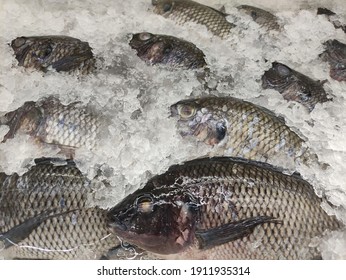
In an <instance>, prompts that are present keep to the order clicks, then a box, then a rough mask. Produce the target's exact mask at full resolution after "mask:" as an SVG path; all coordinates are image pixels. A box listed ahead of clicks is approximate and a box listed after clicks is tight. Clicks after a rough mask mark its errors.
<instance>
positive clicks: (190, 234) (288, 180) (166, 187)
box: [108, 158, 342, 259]
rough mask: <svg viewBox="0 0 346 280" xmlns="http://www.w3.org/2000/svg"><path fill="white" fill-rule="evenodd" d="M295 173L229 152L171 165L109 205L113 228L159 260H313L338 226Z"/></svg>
mask: <svg viewBox="0 0 346 280" xmlns="http://www.w3.org/2000/svg"><path fill="white" fill-rule="evenodd" d="M321 202H322V199H320V198H319V197H318V196H317V195H316V194H315V193H314V189H313V187H312V186H311V185H309V184H308V183H307V182H305V181H304V180H303V179H301V178H300V177H299V176H297V175H291V176H289V175H285V174H283V173H281V172H280V171H278V170H276V169H275V168H274V167H272V166H269V165H267V164H263V163H259V162H249V161H245V160H241V159H236V158H213V159H198V160H194V161H190V162H186V163H185V164H183V165H175V166H172V167H171V168H169V170H168V171H167V172H166V173H164V174H162V175H158V176H155V177H154V178H152V179H151V180H149V181H148V182H147V184H146V185H145V186H144V187H143V188H142V189H139V190H137V191H136V192H134V193H133V194H130V195H129V196H127V197H126V198H125V199H124V200H123V201H122V202H120V203H119V204H118V205H116V206H115V207H114V208H112V209H110V211H109V213H108V219H109V224H110V226H111V228H112V229H113V231H114V233H115V234H117V235H119V236H120V237H121V238H123V239H124V240H127V241H128V242H131V243H133V244H135V245H137V246H139V247H140V248H143V249H145V250H148V251H150V252H152V253H154V254H158V255H159V256H160V257H162V258H179V259H314V258H320V257H321V256H320V254H319V252H318V250H317V248H316V247H312V246H310V243H311V241H312V240H313V239H314V238H316V237H320V236H322V234H323V233H324V232H325V231H326V230H336V229H339V228H341V227H342V224H341V223H339V222H338V220H336V218H335V217H334V216H328V215H327V214H326V213H325V212H324V211H323V209H322V208H321V207H320V204H321Z"/></svg>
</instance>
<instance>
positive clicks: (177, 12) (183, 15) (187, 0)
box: [152, 0, 235, 39]
mask: <svg viewBox="0 0 346 280" xmlns="http://www.w3.org/2000/svg"><path fill="white" fill-rule="evenodd" d="M152 5H153V6H154V13H156V14H159V15H162V16H164V17H165V18H169V19H171V20H173V21H175V22H176V23H177V24H180V25H183V24H184V23H186V22H194V23H197V24H201V25H204V26H205V27H206V28H207V29H208V30H209V31H210V32H211V33H212V34H214V35H215V36H218V37H220V38H222V39H225V38H227V37H228V36H229V35H230V33H231V30H232V28H234V27H235V25H234V24H233V23H231V22H229V21H227V19H226V17H227V14H226V13H224V12H222V11H219V10H216V9H214V8H211V7H208V6H205V5H202V4H200V3H198V2H195V1H191V0H152Z"/></svg>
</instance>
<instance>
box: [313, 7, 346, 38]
mask: <svg viewBox="0 0 346 280" xmlns="http://www.w3.org/2000/svg"><path fill="white" fill-rule="evenodd" d="M317 14H318V15H325V16H326V17H327V19H328V20H329V21H330V22H331V23H332V24H333V25H334V27H335V28H336V29H339V28H340V29H341V30H342V31H344V32H345V33H346V24H343V23H342V22H341V21H340V17H339V16H337V15H336V13H334V12H333V11H331V10H328V9H326V8H318V9H317Z"/></svg>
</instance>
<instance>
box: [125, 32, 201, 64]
mask: <svg viewBox="0 0 346 280" xmlns="http://www.w3.org/2000/svg"><path fill="white" fill-rule="evenodd" d="M130 46H131V47H132V48H133V49H135V50H136V51H137V55H138V56H139V57H140V58H141V59H142V60H144V61H145V62H146V63H148V64H151V65H155V64H164V65H168V66H172V67H183V68H187V69H195V68H201V67H204V66H206V62H205V60H204V53H203V52H202V51H201V50H200V49H198V48H197V47H196V46H195V45H194V44H192V43H190V42H187V41H185V40H182V39H179V38H176V37H173V36H167V35H156V34H151V33H147V32H143V33H138V34H134V35H133V37H132V39H131V41H130Z"/></svg>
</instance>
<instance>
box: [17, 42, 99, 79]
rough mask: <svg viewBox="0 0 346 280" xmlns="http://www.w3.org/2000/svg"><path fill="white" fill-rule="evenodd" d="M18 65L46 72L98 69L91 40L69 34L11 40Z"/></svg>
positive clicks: (79, 71) (88, 71)
mask: <svg viewBox="0 0 346 280" xmlns="http://www.w3.org/2000/svg"><path fill="white" fill-rule="evenodd" d="M11 47H12V49H13V50H14V54H15V56H16V59H17V60H18V62H19V63H18V65H19V66H23V67H29V68H35V69H37V70H40V71H44V72H46V71H47V70H49V69H54V70H56V71H57V72H60V71H61V72H78V73H81V74H88V73H90V72H92V71H93V70H95V58H94V55H93V53H92V50H91V48H90V46H89V44H88V43H87V42H82V41H81V40H79V39H76V38H72V37H68V36H32V37H24V36H22V37H18V38H16V39H14V40H12V42H11Z"/></svg>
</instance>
